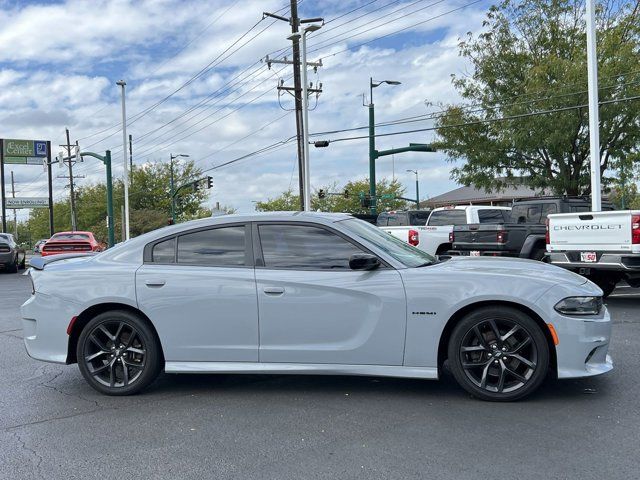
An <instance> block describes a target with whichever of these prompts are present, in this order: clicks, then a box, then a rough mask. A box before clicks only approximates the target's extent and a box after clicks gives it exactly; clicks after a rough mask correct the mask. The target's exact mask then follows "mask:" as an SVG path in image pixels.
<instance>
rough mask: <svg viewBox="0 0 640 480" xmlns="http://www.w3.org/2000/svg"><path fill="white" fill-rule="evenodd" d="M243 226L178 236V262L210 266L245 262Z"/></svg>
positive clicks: (235, 264)
mask: <svg viewBox="0 0 640 480" xmlns="http://www.w3.org/2000/svg"><path fill="white" fill-rule="evenodd" d="M244 251H245V239H244V226H238V227H224V228H214V229H211V230H201V231H199V232H194V233H188V234H186V235H181V236H180V237H178V263H189V264H196V265H210V266H218V267H224V266H239V265H244V264H245V259H244Z"/></svg>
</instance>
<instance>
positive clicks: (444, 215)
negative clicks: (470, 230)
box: [428, 209, 467, 227]
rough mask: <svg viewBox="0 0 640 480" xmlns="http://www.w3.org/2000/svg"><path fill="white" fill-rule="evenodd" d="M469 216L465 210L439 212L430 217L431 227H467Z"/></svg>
mask: <svg viewBox="0 0 640 480" xmlns="http://www.w3.org/2000/svg"><path fill="white" fill-rule="evenodd" d="M466 224H467V214H466V212H465V211H464V210H453V209H452V210H438V211H436V212H433V213H432V214H431V216H430V217H429V223H428V225H429V226H434V227H437V226H441V225H466Z"/></svg>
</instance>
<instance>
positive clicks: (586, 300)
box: [22, 212, 612, 401]
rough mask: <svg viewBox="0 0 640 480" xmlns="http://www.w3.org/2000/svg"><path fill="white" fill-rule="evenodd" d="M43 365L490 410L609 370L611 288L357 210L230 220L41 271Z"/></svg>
mask: <svg viewBox="0 0 640 480" xmlns="http://www.w3.org/2000/svg"><path fill="white" fill-rule="evenodd" d="M32 267H33V268H32V269H31V270H30V278H31V279H32V282H33V292H34V293H33V294H32V295H31V297H30V298H29V299H28V300H27V301H26V302H25V303H24V305H23V306H22V318H23V327H24V341H25V344H26V348H27V351H28V353H29V355H30V356H32V357H33V358H36V359H39V360H45V361H49V362H57V363H63V364H65V363H66V364H69V363H75V362H77V363H78V365H79V368H80V371H81V372H82V375H83V376H84V378H85V379H86V380H87V382H88V383H89V384H90V385H91V386H92V387H93V388H95V389H96V390H98V391H100V392H102V393H105V394H109V395H127V394H132V393H135V392H138V391H140V390H141V389H143V388H144V387H146V386H147V385H149V384H150V383H151V382H152V381H153V380H154V379H155V378H156V376H157V375H158V373H159V372H160V371H161V370H162V369H164V370H165V371H166V372H169V373H187V372H192V373H193V372H198V373H261V374H264V373H276V374H295V373H300V374H337V375H375V376H390V377H415V378H425V379H437V378H438V377H439V375H440V372H441V369H442V365H443V362H444V361H445V360H447V359H448V361H449V365H450V369H451V371H452V372H453V374H454V376H455V378H456V380H457V381H458V382H459V383H460V385H461V386H462V387H464V388H465V389H466V390H467V391H469V392H470V393H472V394H473V395H475V396H477V397H479V398H483V399H487V400H498V401H505V400H515V399H518V398H522V397H524V396H525V395H528V394H530V393H531V392H533V391H534V390H535V389H536V388H537V387H538V386H539V385H540V383H541V382H542V381H543V380H544V378H545V377H546V376H547V374H548V373H549V371H551V372H552V373H553V374H555V375H557V376H558V377H560V378H574V377H588V376H592V375H598V374H600V373H604V372H607V371H609V370H610V369H611V368H612V363H611V360H610V358H609V357H608V355H607V349H608V344H609V337H610V331H611V322H610V319H609V314H608V312H607V309H606V307H605V306H604V305H603V303H602V298H601V295H602V292H601V291H600V289H599V288H598V287H597V286H596V285H594V284H593V283H591V282H589V281H587V280H586V279H585V278H583V277H581V276H579V275H576V274H574V273H572V272H569V271H567V270H564V269H561V268H557V267H554V266H552V265H547V264H544V263H540V262H530V261H525V260H518V259H504V258H499V259H492V258H462V257H458V258H454V259H451V260H448V261H438V260H437V259H436V258H434V257H432V256H431V255H428V254H426V253H425V252H423V251H421V250H419V249H417V248H413V247H411V246H409V245H407V244H406V243H404V242H402V241H400V240H398V239H396V238H395V237H393V236H392V235H389V234H387V233H385V232H384V231H383V230H381V229H380V228H378V227H375V226H373V225H370V224H368V223H366V222H364V221H362V220H358V219H355V218H353V217H352V216H350V215H347V214H328V213H311V212H302V213H301V212H290V213H263V214H250V215H225V216H223V217H214V218H206V219H202V220H195V221H191V222H186V223H182V224H180V225H173V226H169V227H165V228H162V229H159V230H154V231H153V232H149V233H147V234H145V235H141V236H139V237H136V238H133V239H131V240H129V241H127V242H125V243H122V244H120V245H116V246H115V247H113V248H111V249H109V250H106V251H105V252H102V253H99V254H97V255H92V254H90V253H88V254H85V255H84V256H74V255H59V256H53V257H38V258H35V259H34V260H33V261H32Z"/></svg>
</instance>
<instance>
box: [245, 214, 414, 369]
mask: <svg viewBox="0 0 640 480" xmlns="http://www.w3.org/2000/svg"><path fill="white" fill-rule="evenodd" d="M254 235H258V236H259V239H258V240H257V241H256V242H255V245H256V251H257V252H256V255H257V258H256V265H257V266H256V286H257V292H258V308H259V319H260V361H261V362H286V363H307V364H308V363H315V364H326V363H331V364H345V365H356V364H366V365H402V360H403V351H404V339H405V327H406V300H405V292H404V287H403V284H402V279H401V278H400V275H399V274H398V272H397V271H396V270H394V269H393V268H390V267H387V266H381V267H380V268H378V269H376V270H372V271H355V270H351V269H350V268H349V258H350V257H351V255H352V254H354V253H363V250H362V248H361V247H359V246H358V245H356V244H354V243H352V242H351V241H350V240H348V239H347V238H345V237H343V236H341V235H339V234H338V233H337V232H336V231H334V230H333V229H330V228H328V227H321V226H318V225H309V224H292V223H287V224H278V223H262V224H257V225H256V226H255V227H254Z"/></svg>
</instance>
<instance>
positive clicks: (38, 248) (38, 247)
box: [33, 238, 48, 253]
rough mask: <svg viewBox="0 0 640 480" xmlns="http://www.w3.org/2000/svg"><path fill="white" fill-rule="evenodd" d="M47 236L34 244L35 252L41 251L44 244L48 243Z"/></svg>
mask: <svg viewBox="0 0 640 480" xmlns="http://www.w3.org/2000/svg"><path fill="white" fill-rule="evenodd" d="M47 240H48V239H47V238H43V239H42V240H38V241H37V242H36V243H35V245H34V246H33V253H40V250H41V249H42V246H43V245H44V244H45V243H47Z"/></svg>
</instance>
